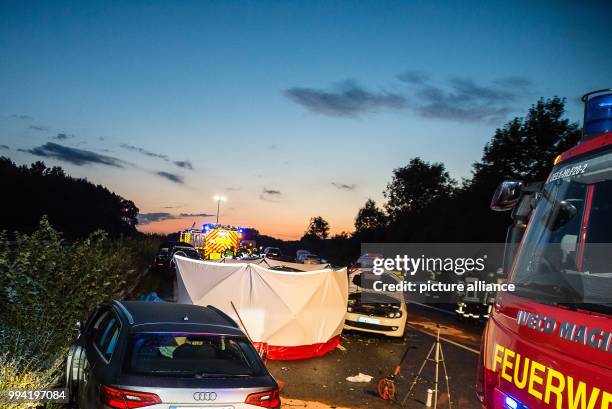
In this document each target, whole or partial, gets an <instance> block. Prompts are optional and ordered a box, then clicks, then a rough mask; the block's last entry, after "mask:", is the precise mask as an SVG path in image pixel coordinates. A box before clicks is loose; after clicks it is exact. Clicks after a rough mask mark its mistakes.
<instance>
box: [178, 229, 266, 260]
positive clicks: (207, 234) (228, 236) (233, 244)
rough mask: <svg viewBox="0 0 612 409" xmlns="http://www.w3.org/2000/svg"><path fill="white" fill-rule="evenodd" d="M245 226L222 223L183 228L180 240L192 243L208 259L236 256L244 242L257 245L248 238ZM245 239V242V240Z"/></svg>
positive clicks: (251, 245)
mask: <svg viewBox="0 0 612 409" xmlns="http://www.w3.org/2000/svg"><path fill="white" fill-rule="evenodd" d="M246 230H247V229H245V228H243V227H234V226H229V225H220V224H212V223H209V224H204V225H203V226H202V229H195V228H193V227H192V228H190V229H187V230H183V231H182V232H181V235H180V241H182V242H185V243H190V244H191V245H193V247H195V248H196V249H197V250H198V251H199V252H200V253H201V254H202V257H204V259H206V260H218V259H220V258H222V257H235V256H236V255H237V254H238V251H239V250H240V249H242V247H243V246H242V244H244V245H245V246H247V247H249V246H250V247H253V248H254V247H255V241H254V240H251V239H249V240H247V239H246V238H245V237H244V235H245V233H246ZM243 239H244V243H242V242H243Z"/></svg>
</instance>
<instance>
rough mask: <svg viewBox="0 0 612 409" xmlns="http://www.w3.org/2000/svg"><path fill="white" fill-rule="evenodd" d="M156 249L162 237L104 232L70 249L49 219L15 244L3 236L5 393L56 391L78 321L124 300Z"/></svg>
mask: <svg viewBox="0 0 612 409" xmlns="http://www.w3.org/2000/svg"><path fill="white" fill-rule="evenodd" d="M157 246H158V240H157V239H156V238H150V237H136V238H129V239H120V240H110V239H109V238H108V237H107V235H106V234H105V233H104V232H96V233H93V234H92V235H91V236H89V237H88V238H87V239H85V240H83V241H78V242H74V243H66V242H64V241H63V240H62V237H61V233H59V232H58V231H56V230H55V229H53V227H52V226H51V225H50V224H49V222H48V220H47V219H46V218H43V219H42V220H41V222H40V226H39V228H38V230H36V231H35V232H33V233H32V234H30V235H26V234H19V233H17V234H16V235H15V241H14V242H9V241H8V239H7V235H6V233H0V305H2V309H1V310H0V389H8V388H28V389H30V388H43V387H50V386H52V385H57V384H58V382H60V379H61V375H62V371H61V364H62V360H63V358H64V357H65V355H66V352H67V347H68V346H69V344H70V342H71V341H72V340H73V339H74V336H75V333H74V330H73V327H74V324H75V322H76V321H77V320H82V319H85V318H86V315H87V312H88V311H90V310H91V309H92V308H93V307H94V306H95V305H97V304H99V303H102V302H105V301H108V300H111V299H114V298H122V297H123V295H125V294H124V293H125V289H126V288H129V287H131V286H133V284H135V281H136V279H137V277H139V276H140V274H142V272H144V271H145V270H146V269H147V268H148V265H149V263H150V261H151V260H152V259H153V256H154V254H155V251H156V250H157ZM23 407H27V405H26V406H23Z"/></svg>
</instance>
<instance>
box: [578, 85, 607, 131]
mask: <svg viewBox="0 0 612 409" xmlns="http://www.w3.org/2000/svg"><path fill="white" fill-rule="evenodd" d="M582 101H583V102H584V125H583V130H582V135H583V139H588V138H591V137H593V136H596V135H599V134H602V133H605V132H611V131H612V88H610V89H602V90H599V91H593V92H589V93H588V94H585V95H584V96H583V97H582Z"/></svg>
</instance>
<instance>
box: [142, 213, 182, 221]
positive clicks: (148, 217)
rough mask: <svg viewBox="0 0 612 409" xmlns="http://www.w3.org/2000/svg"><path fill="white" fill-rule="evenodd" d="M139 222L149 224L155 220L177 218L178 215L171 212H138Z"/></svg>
mask: <svg viewBox="0 0 612 409" xmlns="http://www.w3.org/2000/svg"><path fill="white" fill-rule="evenodd" d="M137 218H138V224H149V223H153V222H160V221H163V220H172V219H176V216H175V215H173V214H170V213H165V212H157V213H138V216H137Z"/></svg>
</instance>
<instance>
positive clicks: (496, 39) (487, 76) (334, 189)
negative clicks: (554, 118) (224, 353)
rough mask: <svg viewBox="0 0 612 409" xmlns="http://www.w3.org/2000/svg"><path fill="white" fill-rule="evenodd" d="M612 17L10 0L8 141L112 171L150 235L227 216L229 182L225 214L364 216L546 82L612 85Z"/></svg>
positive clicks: (2, 16) (336, 227)
mask: <svg viewBox="0 0 612 409" xmlns="http://www.w3.org/2000/svg"><path fill="white" fill-rule="evenodd" d="M611 17H612V8H611V7H610V4H609V3H608V4H606V2H603V1H602V2H577V1H550V2H533V1H525V2H518V1H509V2H484V1H483V2H458V1H446V2H445V1H405V2H395V1H371V2H368V1H359V2H357V1H355V2H331V1H321V2H316V1H295V2H278V1H274V2H272V1H270V2H267V1H252V2H246V1H241V2H233V1H228V2H204V1H202V2H188V1H180V2H172V3H171V2H169V1H160V2H154V1H147V2H144V1H143V2H137V1H130V2H91V1H86V2H85V1H80V2H71V3H70V2H62V1H46V2H34V1H1V2H0V145H1V146H0V155H3V156H8V157H10V158H11V159H13V160H14V161H15V162H17V163H19V164H24V163H31V162H33V161H36V160H43V161H44V162H45V163H46V164H47V165H59V166H62V167H63V168H65V169H66V171H67V173H69V174H70V175H72V176H75V177H84V178H87V179H88V180H90V181H92V182H94V183H100V184H102V185H105V186H107V187H108V188H109V189H111V190H113V191H115V192H117V193H118V194H120V195H122V196H124V197H126V198H128V199H131V200H133V201H134V202H135V203H136V205H137V207H138V208H139V209H140V212H141V213H142V217H141V221H142V224H141V225H140V226H139V229H140V230H142V231H154V232H171V231H176V230H179V229H181V228H185V227H189V226H191V224H192V223H193V222H196V223H197V224H200V223H203V222H207V221H208V222H210V221H214V216H213V217H210V216H206V215H214V214H215V212H216V203H215V202H214V200H213V196H214V195H216V194H222V195H224V196H226V197H227V198H228V201H227V202H226V203H223V204H222V206H221V222H223V223H228V224H234V225H241V226H247V227H254V228H257V229H258V230H259V231H260V232H262V233H265V234H269V235H272V236H276V237H279V238H283V239H292V238H298V237H300V236H301V235H302V233H303V232H304V230H305V228H306V226H307V223H308V220H309V218H310V217H312V216H317V215H320V216H323V217H324V218H325V219H327V220H328V221H329V223H330V225H331V228H332V233H338V232H340V231H351V230H353V221H354V218H355V215H356V213H357V210H358V209H359V208H360V207H361V206H362V205H363V204H364V202H365V201H366V200H367V199H368V198H373V199H374V200H376V201H377V203H379V204H382V202H383V196H382V191H383V190H384V188H385V186H386V184H387V183H388V182H389V181H390V179H391V174H392V170H393V169H394V168H396V167H399V166H403V165H405V164H407V163H408V161H409V160H410V158H412V157H415V156H420V157H421V158H423V159H424V160H426V161H431V162H444V163H445V165H446V166H447V168H448V170H449V171H450V173H451V175H452V176H453V177H454V178H455V179H458V180H459V179H461V178H462V177H468V176H469V175H470V170H471V165H472V163H473V162H474V161H476V160H478V159H480V157H481V155H482V149H483V146H484V144H485V143H486V142H487V141H488V140H489V139H490V138H491V136H492V135H493V132H494V130H495V128H496V127H499V126H503V124H504V123H505V122H506V121H507V120H509V119H511V118H512V117H514V116H520V115H524V114H525V112H526V111H527V109H528V108H529V106H530V105H531V104H532V103H534V102H535V101H536V100H537V99H538V98H539V97H552V96H554V95H558V96H562V97H566V98H567V99H568V104H567V107H568V115H569V117H570V118H571V119H572V120H576V121H580V119H581V115H582V106H581V104H580V103H579V97H580V96H581V95H582V94H584V93H585V92H588V91H590V90H593V89H599V88H606V87H610V86H612V81H611V80H612V78H611V74H612V41H611V39H612V29H611V26H610V20H611ZM4 194H8V192H5V193H4ZM84 211H86V210H84ZM181 215H187V216H181Z"/></svg>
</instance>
